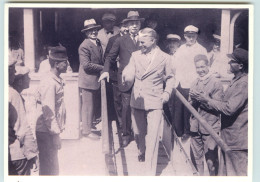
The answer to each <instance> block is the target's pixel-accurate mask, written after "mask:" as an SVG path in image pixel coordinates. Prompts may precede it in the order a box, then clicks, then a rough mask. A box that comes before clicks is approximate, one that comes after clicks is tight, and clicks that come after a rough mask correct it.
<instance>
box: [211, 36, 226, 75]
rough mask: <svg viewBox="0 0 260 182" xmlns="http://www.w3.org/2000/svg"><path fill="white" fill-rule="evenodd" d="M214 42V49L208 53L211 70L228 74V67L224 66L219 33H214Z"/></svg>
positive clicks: (220, 73)
mask: <svg viewBox="0 0 260 182" xmlns="http://www.w3.org/2000/svg"><path fill="white" fill-rule="evenodd" d="M213 38H214V43H213V48H212V50H211V51H210V52H209V53H208V58H209V62H210V67H211V71H213V72H215V73H217V74H219V75H226V69H224V68H223V66H224V65H223V64H224V63H223V61H222V59H221V54H220V41H221V37H220V36H219V35H217V34H213Z"/></svg>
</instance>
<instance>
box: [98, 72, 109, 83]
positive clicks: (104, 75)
mask: <svg viewBox="0 0 260 182" xmlns="http://www.w3.org/2000/svg"><path fill="white" fill-rule="evenodd" d="M104 79H107V82H109V73H108V72H104V73H102V74H101V75H100V77H99V79H98V82H100V81H101V80H104Z"/></svg>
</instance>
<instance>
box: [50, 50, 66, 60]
mask: <svg viewBox="0 0 260 182" xmlns="http://www.w3.org/2000/svg"><path fill="white" fill-rule="evenodd" d="M49 58H51V59H53V60H55V61H66V60H68V56H67V50H66V48H65V47H63V46H56V47H52V48H51V49H50V52H49Z"/></svg>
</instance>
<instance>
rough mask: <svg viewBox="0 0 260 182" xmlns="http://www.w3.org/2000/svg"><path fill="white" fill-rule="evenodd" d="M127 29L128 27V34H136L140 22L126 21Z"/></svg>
mask: <svg viewBox="0 0 260 182" xmlns="http://www.w3.org/2000/svg"><path fill="white" fill-rule="evenodd" d="M127 27H128V30H129V33H131V34H137V33H138V31H139V30H140V28H141V22H140V21H138V20H136V21H128V22H127Z"/></svg>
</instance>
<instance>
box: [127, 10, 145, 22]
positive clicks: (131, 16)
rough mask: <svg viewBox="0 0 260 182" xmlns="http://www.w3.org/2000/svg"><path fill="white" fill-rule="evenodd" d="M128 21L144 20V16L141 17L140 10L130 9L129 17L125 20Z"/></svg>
mask: <svg viewBox="0 0 260 182" xmlns="http://www.w3.org/2000/svg"><path fill="white" fill-rule="evenodd" d="M128 21H144V18H140V17H139V13H138V11H129V12H128V14H127V18H126V19H124V20H123V22H124V23H126V22H128Z"/></svg>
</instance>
